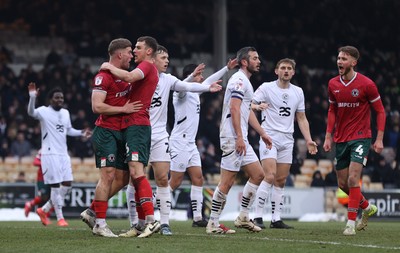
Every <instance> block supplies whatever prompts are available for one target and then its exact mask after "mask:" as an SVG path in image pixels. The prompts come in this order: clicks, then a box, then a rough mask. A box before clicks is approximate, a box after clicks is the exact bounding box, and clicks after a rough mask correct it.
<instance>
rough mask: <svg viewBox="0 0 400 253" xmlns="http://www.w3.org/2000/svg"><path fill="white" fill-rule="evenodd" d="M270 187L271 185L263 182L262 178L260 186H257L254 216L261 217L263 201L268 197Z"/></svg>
mask: <svg viewBox="0 0 400 253" xmlns="http://www.w3.org/2000/svg"><path fill="white" fill-rule="evenodd" d="M271 189H272V185H271V184H269V183H267V182H265V181H264V180H263V181H262V182H261V184H260V186H259V187H258V190H257V193H256V198H255V201H256V208H255V216H254V218H262V217H263V213H264V207H265V203H267V200H268V198H269V193H270V191H271Z"/></svg>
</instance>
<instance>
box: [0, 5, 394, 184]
mask: <svg viewBox="0 0 400 253" xmlns="http://www.w3.org/2000/svg"><path fill="white" fill-rule="evenodd" d="M99 2H100V3H99ZM99 2H98V1H94V0H88V1H84V2H82V1H77V0H71V1H5V2H3V3H2V4H1V5H0V24H1V25H2V26H0V29H2V28H1V27H3V28H4V27H7V25H9V24H13V23H14V24H15V23H18V24H24V25H22V26H18V29H20V28H21V27H23V29H26V30H27V31H28V32H29V33H30V34H31V35H32V36H50V37H51V36H62V37H63V38H65V40H66V42H67V45H68V46H67V48H68V52H67V51H66V50H65V51H64V53H62V54H60V53H57V52H56V51H54V50H52V51H51V52H50V53H49V54H48V55H47V58H46V61H45V62H44V63H43V66H44V67H43V69H42V70H40V71H35V70H34V69H33V68H32V65H31V64H29V63H27V64H26V68H24V69H22V71H21V72H20V73H19V74H16V73H15V71H13V69H11V68H10V67H9V64H10V63H12V61H13V57H12V56H13V52H12V51H10V50H9V49H7V48H5V47H4V45H3V43H4V40H5V39H7V40H12V38H0V91H1V112H0V143H1V146H0V155H1V157H3V158H4V157H6V156H23V155H26V154H28V153H29V152H28V153H26V150H36V149H39V148H40V147H39V145H40V126H39V123H38V122H37V121H35V120H33V119H32V118H30V117H28V116H27V113H26V107H27V102H28V99H29V97H28V91H27V84H28V83H29V82H32V81H33V82H36V84H37V87H39V89H40V92H39V94H40V95H39V97H38V100H39V101H38V103H39V104H47V101H46V94H47V91H48V90H49V89H50V87H54V86H60V87H61V88H62V89H63V90H64V94H65V106H66V107H68V109H69V110H70V112H71V116H72V125H73V126H74V127H76V128H85V127H91V128H93V127H94V121H95V119H96V117H97V115H94V114H93V113H92V111H91V104H90V96H91V84H92V78H93V76H94V74H95V73H94V72H93V71H92V70H91V66H89V65H84V64H81V63H80V57H82V56H85V57H103V58H104V60H107V59H108V57H107V51H106V48H107V45H108V43H109V42H110V40H111V39H113V38H115V37H121V36H125V37H128V38H132V40H133V41H134V39H135V38H137V37H139V36H141V35H143V34H149V35H152V36H154V37H156V38H157V39H158V41H159V42H160V43H161V44H163V45H165V46H166V47H167V48H168V49H169V50H170V55H171V58H172V59H173V58H185V57H188V56H189V55H190V54H191V53H192V52H206V53H210V54H212V33H213V32H212V26H213V18H212V14H211V13H212V8H213V1H211V0H209V1H190V4H184V3H181V1H178V0H176V1H168V2H167V1H156V2H157V5H158V7H157V8H150V7H149V6H148V4H146V3H145V2H141V1H137V2H136V1H135V4H134V5H133V4H132V3H131V1H126V0H125V1H113V2H110V1H99ZM227 2H229V3H228V50H229V52H235V51H236V50H237V49H238V48H240V47H242V46H244V45H252V46H255V47H256V48H257V49H258V51H259V53H260V55H261V56H262V58H263V59H262V60H263V65H262V70H261V72H260V73H259V74H257V75H254V77H253V79H252V82H253V84H254V85H255V88H256V87H258V86H259V85H260V84H261V83H262V82H264V81H271V80H274V79H275V74H274V71H273V69H274V66H275V62H276V61H277V60H278V59H280V58H283V57H290V58H293V59H295V60H296V62H297V69H296V75H295V76H294V78H293V80H292V81H293V83H294V84H297V85H299V86H300V87H302V88H303V90H304V94H305V98H306V114H307V118H308V120H309V122H310V128H311V133H312V135H313V138H314V139H315V140H316V141H317V142H318V144H319V147H320V152H319V153H318V157H317V159H320V158H332V156H331V154H326V153H324V152H323V151H322V144H323V141H324V135H325V128H326V115H327V109H328V106H329V104H328V99H327V83H328V80H329V79H330V78H332V77H333V76H335V75H337V69H336V56H337V51H336V50H337V48H338V47H339V46H342V45H344V44H351V45H354V46H357V47H358V48H359V49H360V53H361V59H360V61H359V64H358V67H357V69H356V70H357V71H360V72H361V73H365V74H367V75H368V76H369V77H371V78H372V79H373V80H374V81H375V82H376V84H377V86H378V89H379V92H380V94H381V96H382V101H383V104H384V106H385V110H386V113H387V123H386V131H385V139H384V145H385V147H388V148H391V149H389V151H388V152H387V153H385V154H384V155H377V154H374V153H373V152H371V153H370V157H369V164H368V166H367V167H366V169H365V174H368V175H369V176H370V177H371V180H372V181H373V182H374V181H381V182H383V183H384V185H387V187H397V188H400V182H399V181H400V173H399V170H400V148H398V147H400V134H399V128H400V116H399V111H398V110H399V109H398V108H400V84H399V79H400V69H399V68H398V66H397V65H398V62H399V60H400V50H398V45H399V44H400V31H399V28H398V26H395V23H396V19H397V17H398V14H400V13H397V14H396V13H395V12H396V11H397V12H398V10H400V3H399V2H397V1H394V0H393V1H367V2H365V1H361V0H357V1H351V2H348V1H346V5H348V6H347V7H348V8H342V6H341V5H340V2H344V1H318V2H315V3H312V2H313V1H310V2H305V3H304V2H298V1H289V2H285V3H281V2H279V1H264V3H263V4H262V5H257V4H256V3H257V1H255V0H250V1H246V2H243V1H227ZM360 4H362V5H363V8H364V11H363V12H361V11H358V7H357V6H359V5H360ZM283 5H285V6H283ZM352 7H354V8H352ZM254 8H257V11H255V9H254ZM339 8H340V11H339ZM26 9H29V10H30V12H29V13H28V12H26V11H25V10H26ZM89 9H90V11H88V10H89ZM111 9H112V10H113V11H112V12H110V10H111ZM11 10H12V11H11ZM328 10H329V11H328ZM31 13H35V15H34V16H32V15H31ZM177 13H181V14H182V15H177ZM249 13H252V15H251V18H250V17H249V18H243V15H249ZM141 15H143V16H146V15H147V17H149V16H151V17H158V18H152V19H146V20H144V19H141V18H136V17H137V16H141ZM16 17H18V18H16ZM98 17H107V18H103V19H102V18H98ZM344 17H345V18H344ZM344 20H345V21H344ZM317 23H318V24H317ZM182 24H185V25H184V26H183V25H182ZM138 27H143V30H142V29H137V28H138ZM371 30H372V31H373V32H370V31H371ZM198 63H200V62H198ZM171 67H173V66H171ZM171 69H172V68H171ZM175 74H177V76H179V74H181V73H175ZM222 97H223V93H219V94H204V95H202V103H203V106H202V108H203V109H202V111H201V121H200V126H199V133H198V147H199V149H200V151H201V154H202V155H203V165H204V169H205V171H207V172H208V173H218V172H219V160H220V150H219V138H218V136H219V123H220V117H221V108H222V106H221V105H222ZM373 124H375V122H373ZM300 136H301V134H300V131H298V129H296V132H295V138H296V139H298V138H300ZM249 138H250V142H251V143H252V144H253V145H254V149H255V150H256V151H258V148H257V146H258V139H259V137H258V135H257V134H256V133H255V132H254V131H252V130H251V132H250V134H249ZM69 141H70V143H69V147H70V151H71V155H73V156H79V157H91V156H92V155H93V150H92V148H91V143H90V141H84V140H80V139H70V140H69ZM305 158H307V157H306V156H304V155H300V154H298V155H297V156H295V160H294V164H293V166H292V167H293V169H292V173H293V174H295V173H299V170H298V168H299V167H300V165H301V161H302V160H303V159H305ZM313 158H314V157H313ZM393 161H394V162H393ZM396 162H397V163H396ZM394 164H396V165H397V166H394Z"/></svg>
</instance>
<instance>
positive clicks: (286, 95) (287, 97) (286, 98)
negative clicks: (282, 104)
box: [282, 93, 289, 101]
mask: <svg viewBox="0 0 400 253" xmlns="http://www.w3.org/2000/svg"><path fill="white" fill-rule="evenodd" d="M282 99H283V101H288V100H289V94H287V93H283V94H282Z"/></svg>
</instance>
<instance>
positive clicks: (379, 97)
mask: <svg viewBox="0 0 400 253" xmlns="http://www.w3.org/2000/svg"><path fill="white" fill-rule="evenodd" d="M379 99H381V96H378V97H377V98H375V99H372V100H371V101H369V102H370V103H374V102H376V101H378V100H379Z"/></svg>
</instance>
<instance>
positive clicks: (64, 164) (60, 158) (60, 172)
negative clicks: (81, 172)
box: [41, 154, 74, 184]
mask: <svg viewBox="0 0 400 253" xmlns="http://www.w3.org/2000/svg"><path fill="white" fill-rule="evenodd" d="M41 162H42V172H43V179H44V183H45V184H58V183H61V182H67V181H73V180H74V178H73V176H72V168H71V159H70V157H69V155H44V154H42V157H41Z"/></svg>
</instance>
